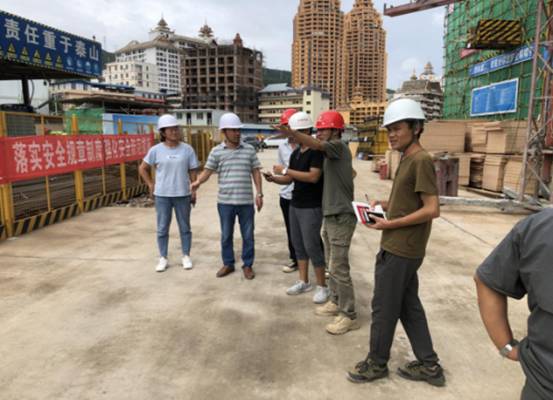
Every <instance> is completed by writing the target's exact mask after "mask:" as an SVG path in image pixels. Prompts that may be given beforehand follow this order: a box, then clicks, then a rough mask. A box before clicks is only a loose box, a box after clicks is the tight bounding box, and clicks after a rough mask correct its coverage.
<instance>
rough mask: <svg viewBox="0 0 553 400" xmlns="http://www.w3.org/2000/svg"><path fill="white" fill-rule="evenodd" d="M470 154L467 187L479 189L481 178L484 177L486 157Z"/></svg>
mask: <svg viewBox="0 0 553 400" xmlns="http://www.w3.org/2000/svg"><path fill="white" fill-rule="evenodd" d="M469 154H470V175H469V184H468V186H471V187H474V188H477V189H480V188H481V187H482V178H483V175H484V161H485V160H486V155H485V154H481V153H469Z"/></svg>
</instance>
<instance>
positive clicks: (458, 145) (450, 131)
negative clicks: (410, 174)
mask: <svg viewBox="0 0 553 400" xmlns="http://www.w3.org/2000/svg"><path fill="white" fill-rule="evenodd" d="M465 131H466V121H456V120H451V121H437V120H434V121H430V122H428V123H427V124H425V125H424V132H423V134H422V136H421V140H420V142H421V144H422V147H424V148H425V149H426V150H427V151H431V152H434V151H435V152H439V151H445V152H448V153H463V152H464V151H465V136H466V133H465Z"/></svg>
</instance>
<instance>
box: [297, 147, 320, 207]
mask: <svg viewBox="0 0 553 400" xmlns="http://www.w3.org/2000/svg"><path fill="white" fill-rule="evenodd" d="M323 163H324V154H323V153H322V152H320V151H318V150H312V149H307V150H305V151H303V152H302V151H301V148H300V147H297V148H296V149H295V150H294V151H293V152H292V154H291V155H290V164H289V165H290V166H289V169H293V170H294V171H301V172H309V170H310V169H311V168H319V169H322V168H323ZM322 199H323V176H322V175H321V177H320V178H319V180H318V181H317V183H308V182H301V181H298V180H296V179H294V191H293V192H292V203H291V204H292V206H294V207H296V208H315V207H321V204H322Z"/></svg>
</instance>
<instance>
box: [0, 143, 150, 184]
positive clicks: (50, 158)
mask: <svg viewBox="0 0 553 400" xmlns="http://www.w3.org/2000/svg"><path fill="white" fill-rule="evenodd" d="M152 144H153V135H151V134H150V135H132V136H119V135H118V136H106V135H77V136H30V137H29V136H26V137H7V138H0V154H1V155H2V159H1V160H0V183H6V182H16V181H21V180H26V179H33V178H38V177H41V176H48V175H57V174H64V173H68V172H73V171H76V170H85V169H90V168H100V167H102V166H104V165H111V164H118V163H122V162H127V161H134V160H140V159H141V158H142V157H144V155H145V154H146V152H147V151H148V149H149V148H150V146H151V145H152Z"/></svg>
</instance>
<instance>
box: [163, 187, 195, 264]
mask: <svg viewBox="0 0 553 400" xmlns="http://www.w3.org/2000/svg"><path fill="white" fill-rule="evenodd" d="M155 201H156V214H157V247H158V248H159V255H160V256H161V257H167V247H168V245H169V227H170V226H171V217H172V215H173V208H174V209H175V215H176V216H177V223H178V225H179V232H180V241H181V246H182V254H183V255H190V247H191V246H192V231H191V230H190V196H184V197H163V196H156V197H155Z"/></svg>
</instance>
